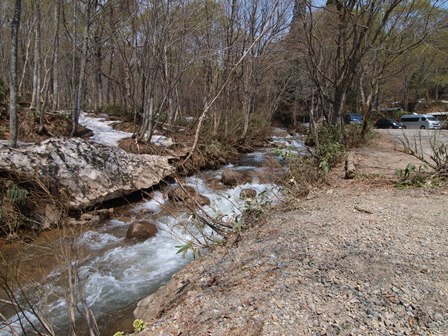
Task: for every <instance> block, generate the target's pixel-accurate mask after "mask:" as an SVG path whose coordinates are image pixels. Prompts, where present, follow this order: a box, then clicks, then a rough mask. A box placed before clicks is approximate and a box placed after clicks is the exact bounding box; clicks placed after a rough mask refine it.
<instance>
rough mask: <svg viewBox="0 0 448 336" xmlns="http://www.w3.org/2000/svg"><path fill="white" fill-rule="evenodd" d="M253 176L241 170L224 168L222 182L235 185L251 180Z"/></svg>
mask: <svg viewBox="0 0 448 336" xmlns="http://www.w3.org/2000/svg"><path fill="white" fill-rule="evenodd" d="M250 181H251V178H250V177H249V176H247V175H245V174H243V173H241V172H238V171H236V170H231V169H224V171H223V172H222V176H221V182H222V184H224V185H226V186H232V187H235V186H237V185H239V184H244V183H247V182H250Z"/></svg>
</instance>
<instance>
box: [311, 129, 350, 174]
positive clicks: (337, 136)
mask: <svg viewBox="0 0 448 336" xmlns="http://www.w3.org/2000/svg"><path fill="white" fill-rule="evenodd" d="M317 136H318V142H317V143H318V144H317V147H316V155H317V158H318V160H319V164H318V167H319V169H320V170H321V171H322V172H323V173H324V174H327V173H328V172H329V171H330V170H331V168H333V167H334V166H335V165H336V164H337V163H338V162H339V161H340V160H341V159H342V156H343V155H344V153H345V146H344V144H343V143H342V134H341V130H340V128H339V127H337V126H335V125H322V126H320V127H319V129H318V131H317Z"/></svg>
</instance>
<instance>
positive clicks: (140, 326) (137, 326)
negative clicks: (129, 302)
mask: <svg viewBox="0 0 448 336" xmlns="http://www.w3.org/2000/svg"><path fill="white" fill-rule="evenodd" d="M132 326H133V327H134V332H140V331H143V330H145V329H146V323H145V322H143V320H140V319H137V320H135V321H134V323H133V324H132Z"/></svg>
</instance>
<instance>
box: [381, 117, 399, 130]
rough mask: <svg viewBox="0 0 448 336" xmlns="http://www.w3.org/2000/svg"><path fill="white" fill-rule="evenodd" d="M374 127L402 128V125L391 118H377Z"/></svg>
mask: <svg viewBox="0 0 448 336" xmlns="http://www.w3.org/2000/svg"><path fill="white" fill-rule="evenodd" d="M375 128H403V125H402V124H401V123H399V122H398V121H396V120H393V119H386V118H383V119H378V120H377V121H376V123H375Z"/></svg>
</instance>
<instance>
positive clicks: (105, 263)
mask: <svg viewBox="0 0 448 336" xmlns="http://www.w3.org/2000/svg"><path fill="white" fill-rule="evenodd" d="M81 123H82V124H83V125H85V126H86V127H88V128H90V129H91V130H92V131H93V132H94V135H93V137H92V140H93V141H96V142H100V143H104V144H107V145H109V146H116V145H117V143H118V141H119V140H120V139H122V138H125V137H129V136H130V134H129V133H126V132H122V131H116V130H114V129H113V128H112V126H111V124H112V122H110V121H107V120H104V119H101V118H96V117H90V116H87V115H82V118H81ZM276 134H277V135H276ZM155 141H157V142H158V143H159V144H161V145H164V144H165V143H169V142H170V139H167V138H165V137H163V136H157V137H156V139H155ZM272 143H273V145H275V144H278V143H282V144H285V145H286V147H287V148H286V149H284V150H285V151H288V152H289V153H291V152H292V153H296V154H300V153H302V152H303V150H304V147H303V142H302V141H300V140H299V139H298V138H297V137H292V136H287V135H286V132H285V131H284V130H281V129H274V136H273V137H272ZM274 150H275V149H274V146H273V147H272V148H260V149H257V150H256V151H254V152H252V153H248V154H245V155H242V156H241V158H240V159H239V161H238V162H233V163H232V164H229V165H227V166H225V167H222V168H221V169H218V170H209V171H202V172H200V173H197V174H195V175H194V176H191V177H187V178H185V179H184V181H183V185H188V186H191V187H193V188H195V189H196V191H197V192H198V193H199V194H201V195H204V196H206V197H208V198H209V199H210V205H208V206H205V207H204V211H206V212H207V214H208V215H210V216H212V217H215V218H216V217H219V218H220V219H222V220H225V221H229V222H230V221H232V220H233V219H235V218H236V217H237V216H239V215H240V214H241V211H242V210H243V209H244V208H245V206H247V202H248V201H247V200H242V199H240V192H241V190H242V189H249V188H250V189H254V190H256V191H257V195H259V196H258V201H257V202H259V203H265V202H270V203H276V202H278V201H280V199H281V192H280V189H279V187H277V186H276V185H274V184H272V183H268V182H269V178H268V177H269V174H270V172H268V171H267V169H268V168H267V167H266V162H267V161H266V160H267V157H268V156H269V154H272V153H273V152H274ZM224 169H234V170H240V171H244V172H245V174H250V175H251V176H252V182H251V183H246V184H245V185H239V186H237V187H234V188H231V187H226V186H224V185H222V184H221V183H220V178H221V175H222V172H223V170H224ZM173 186H174V184H173V185H171V186H167V187H166V188H164V189H163V188H162V189H160V190H155V191H153V192H151V193H150V194H148V195H147V196H146V197H145V199H143V200H140V201H138V202H137V203H134V204H129V205H127V206H124V207H123V206H122V207H121V208H120V209H119V211H118V212H117V216H116V217H114V218H111V219H108V220H106V221H105V222H103V223H101V225H98V226H95V227H91V228H87V229H83V228H79V229H76V230H74V232H72V231H71V232H70V233H69V234H68V233H67V231H65V230H59V231H58V230H55V231H54V232H53V233H52V234H48V233H44V234H43V235H42V237H40V238H38V239H36V241H35V242H34V244H33V245H32V246H29V245H23V246H21V247H19V248H17V249H18V250H20V255H21V257H20V259H21V268H22V270H25V272H28V276H29V278H30V279H32V281H28V284H27V285H26V286H25V288H24V291H25V292H27V293H28V295H29V297H30V299H31V300H32V302H33V305H34V306H35V307H37V309H39V311H40V312H41V314H42V315H43V316H46V317H48V320H49V321H51V323H52V324H53V325H54V326H55V330H56V332H55V333H56V334H57V335H63V334H66V328H67V322H66V321H67V301H66V296H67V291H68V289H67V271H66V269H67V267H66V265H67V260H69V262H70V263H71V264H72V266H73V269H74V270H76V273H77V279H78V281H77V284H76V286H77V289H78V293H84V295H83V297H84V298H85V301H86V303H87V305H88V306H89V308H90V309H91V310H92V312H93V313H94V315H95V318H96V320H97V322H98V325H99V328H100V331H101V335H113V333H114V332H115V331H117V330H124V331H130V330H131V329H130V328H131V326H132V321H133V320H134V318H133V315H132V311H133V310H134V308H135V306H136V304H137V302H138V301H139V300H141V299H142V298H144V297H146V296H148V295H150V294H151V293H153V292H154V291H156V290H157V289H158V288H159V287H160V286H162V285H163V284H165V283H166V282H167V281H168V280H169V279H170V277H171V276H172V275H173V274H174V273H175V272H176V271H178V270H179V269H181V268H182V267H183V266H185V265H186V264H187V263H188V262H190V261H191V260H192V259H193V256H192V253H191V252H189V253H187V254H185V255H182V254H179V253H177V252H178V251H179V245H182V244H184V243H185V242H188V241H190V240H192V239H193V236H194V235H198V232H197V230H195V226H194V225H190V224H189V223H191V222H192V219H191V216H190V214H189V213H187V212H185V211H184V210H182V209H181V208H179V207H178V206H176V204H173V203H172V202H171V201H169V200H168V199H167V197H166V189H167V188H170V187H173ZM141 220H146V221H151V222H153V223H155V224H156V225H157V227H158V230H159V231H158V233H157V234H156V235H155V236H154V237H152V238H150V239H148V240H146V241H144V242H135V241H130V240H128V239H126V231H127V228H128V227H129V225H130V224H131V223H132V222H134V221H141ZM185 223H186V224H185ZM206 234H208V235H211V234H212V232H211V231H206ZM216 238H219V237H216ZM49 250H51V256H50V253H49V252H48V251H49ZM45 251H47V253H45ZM14 254H16V253H15V252H14ZM67 255H69V257H67ZM16 293H17V292H16ZM17 296H18V297H19V299H21V300H23V296H22V295H21V294H20V293H18V294H17ZM78 306H79V307H80V305H78ZM0 308H2V313H3V314H4V315H5V314H7V316H6V318H7V319H8V321H7V323H3V324H0V335H2V336H3V335H13V332H12V330H15V331H17V332H19V330H20V319H19V318H18V317H19V316H20V314H13V311H12V309H11V307H7V305H5V304H4V303H2V302H0ZM7 308H8V309H7ZM26 315H27V316H28V317H29V319H30V320H31V321H36V318H35V316H33V314H32V312H31V311H30V310H29V309H28V310H27V312H26ZM78 315H79V314H78ZM78 320H79V324H78V327H77V328H79V330H82V329H83V328H85V326H84V325H83V323H82V322H81V318H79V316H78ZM22 321H23V316H22ZM7 324H8V325H7ZM25 324H26V323H25ZM125 326H129V328H127V329H126V327H125ZM19 334H20V332H19ZM31 334H33V333H31ZM83 334H86V332H85V331H81V332H80V333H78V335H83Z"/></svg>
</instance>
